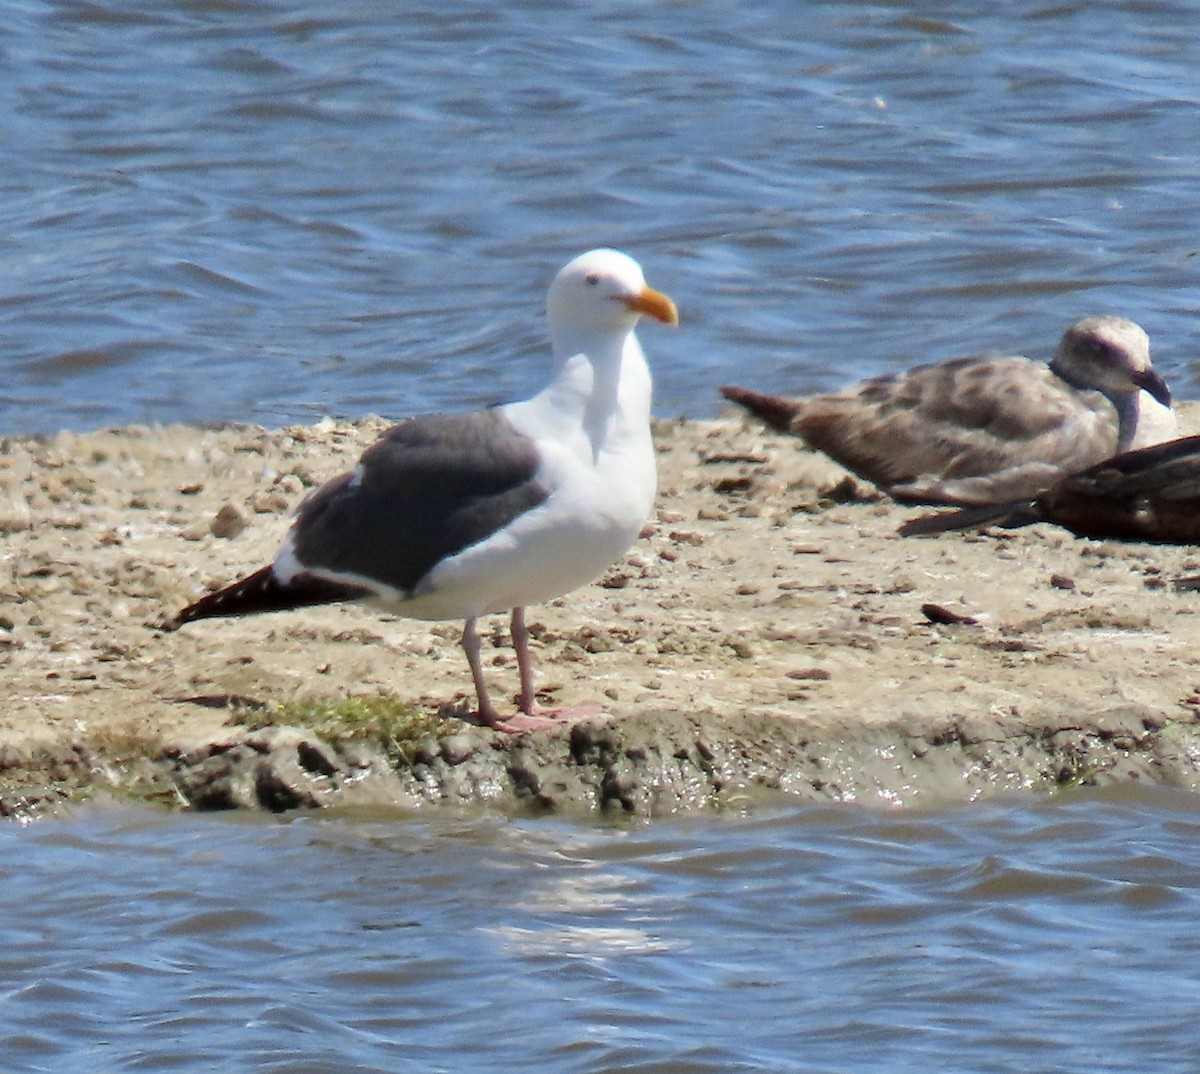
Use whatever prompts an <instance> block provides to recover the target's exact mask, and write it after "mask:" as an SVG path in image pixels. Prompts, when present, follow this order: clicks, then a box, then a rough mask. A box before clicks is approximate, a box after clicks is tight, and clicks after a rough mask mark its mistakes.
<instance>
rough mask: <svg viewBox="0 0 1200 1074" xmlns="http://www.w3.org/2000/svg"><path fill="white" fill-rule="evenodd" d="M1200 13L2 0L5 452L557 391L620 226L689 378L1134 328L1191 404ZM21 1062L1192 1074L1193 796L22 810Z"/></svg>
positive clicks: (309, 1072) (744, 378)
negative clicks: (521, 811) (556, 351)
mask: <svg viewBox="0 0 1200 1074" xmlns="http://www.w3.org/2000/svg"><path fill="white" fill-rule="evenodd" d="M1195 25H1196V12H1195V9H1194V6H1193V5H1191V4H1188V3H1184V2H1174V3H1173V2H1162V3H1156V2H1152V0H1151V2H1139V3H1136V4H1134V3H1112V2H1109V3H1103V2H1091V3H1082V2H1070V0H1069V2H1066V3H1044V2H1031V0H1017V2H1015V3H1010V4H1005V5H995V4H993V5H983V4H967V3H956V2H951V3H938V4H933V3H924V4H922V3H914V4H908V5H903V4H864V3H854V2H824V3H809V4H803V5H799V4H795V3H786V2H784V0H773V2H766V3H759V4H750V5H748V4H733V3H721V2H716V3H703V2H698V0H696V2H682V0H681V2H664V3H651V2H622V0H613V2H610V3H607V4H586V3H580V2H575V3H572V2H559V3H529V4H509V5H482V4H472V3H456V2H453V0H451V2H448V3H441V4H438V5H418V4H396V3H381V2H374V3H371V2H367V0H346V2H341V3H337V4H328V3H325V4H315V3H313V4H303V3H284V2H281V0H57V2H32V0H16V2H13V3H9V4H8V5H7V6H6V7H5V10H4V18H3V19H2V20H0V258H2V265H3V271H0V356H2V358H0V361H2V362H3V372H4V376H3V377H2V378H0V439H2V438H3V436H4V435H8V434H11V433H17V432H23V431H42V432H51V431H54V430H56V429H59V428H71V429H79V430H82V429H89V428H93V427H96V426H100V425H108V424H120V423H126V422H166V421H177V420H186V421H231V420H233V421H256V422H262V423H265V424H268V425H277V424H280V423H284V422H290V421H307V420H312V419H314V418H316V417H317V416H319V415H322V414H325V413H332V414H336V415H339V416H360V415H364V414H367V413H372V412H374V413H381V414H384V415H388V416H393V417H398V416H401V415H403V414H407V413H412V412H416V411H421V410H429V409H440V408H456V407H466V406H473V405H477V404H481V403H487V402H493V401H497V400H502V399H506V398H512V397H515V396H518V395H521V394H523V393H526V392H529V391H532V390H534V389H536V387H537V386H538V385H539V384H540V382H541V380H542V378H543V377H544V375H545V371H546V360H547V352H546V347H545V342H544V339H545V333H544V328H543V324H542V318H541V304H542V295H543V293H544V289H545V286H546V284H547V282H548V281H549V279H550V277H551V276H552V275H553V273H554V271H555V270H556V269H557V268H558V267H559V265H561V264H562V263H563V262H564V261H566V260H567V259H568V258H569V257H571V256H572V255H574V254H575V253H577V252H578V251H580V250H582V249H586V248H588V247H591V246H595V245H600V244H611V245H616V246H619V247H622V248H624V249H626V250H628V251H629V252H631V253H632V254H634V255H635V256H636V257H638V258H639V259H640V260H641V261H642V262H643V264H644V266H645V268H646V270H647V274H648V276H649V278H650V280H651V282H652V283H653V284H654V285H655V286H658V287H659V288H661V289H663V290H665V291H667V292H669V293H670V294H671V295H672V296H673V297H674V298H675V299H676V300H677V302H678V304H679V306H680V310H681V313H682V317H683V324H682V325H681V327H680V328H679V330H678V331H675V332H671V331H667V330H665V329H661V328H659V327H658V326H648V327H647V328H646V329H645V330H644V332H643V342H644V344H645V347H646V349H647V351H648V353H649V355H650V357H651V360H652V363H653V365H654V368H655V372H656V381H657V401H656V410H657V412H658V413H659V414H660V415H663V416H675V415H678V414H690V415H693V416H707V415H711V414H714V413H716V412H717V410H718V400H717V395H716V391H715V389H716V386H717V385H718V384H720V383H722V382H725V381H729V380H736V381H740V382H743V383H750V384H756V385H763V386H767V387H770V388H773V389H779V390H788V391H796V392H801V391H810V390H817V389H827V388H833V387H835V386H837V385H839V384H841V383H843V382H845V381H847V380H850V379H853V378H855V377H858V376H861V375H864V374H867V373H871V372H876V371H879V370H881V369H886V368H895V367H899V366H903V365H907V364H910V363H912V362H914V361H917V360H921V359H926V358H941V357H949V356H951V355H954V354H959V353H964V352H970V351H972V350H978V349H984V350H1016V351H1024V352H1026V353H1029V354H1031V355H1033V356H1035V357H1048V356H1049V354H1050V353H1051V352H1052V349H1053V346H1054V344H1055V341H1056V339H1057V337H1058V335H1059V334H1060V332H1061V331H1062V329H1063V327H1065V325H1066V324H1067V323H1068V322H1069V321H1071V320H1073V319H1074V318H1075V317H1077V316H1080V315H1082V314H1085V313H1091V312H1096V311H1108V312H1115V313H1120V314H1123V315H1125V316H1129V317H1132V318H1134V319H1136V320H1138V321H1140V322H1141V323H1142V324H1143V325H1145V327H1146V328H1147V329H1148V330H1149V332H1150V334H1151V337H1152V339H1153V341H1154V348H1155V355H1156V359H1157V361H1158V363H1159V365H1160V367H1161V368H1162V369H1163V370H1164V371H1165V373H1166V374H1167V375H1168V377H1169V378H1170V379H1171V381H1172V382H1173V385H1174V387H1175V390H1176V394H1177V395H1179V396H1182V397H1185V398H1186V397H1194V396H1196V395H1197V383H1196V378H1197V376H1198V375H1200V366H1198V365H1197V362H1196V358H1195V354H1194V350H1195V328H1194V324H1195V318H1196V313H1197V302H1196V297H1195V296H1196V294H1197V289H1196V266H1197V261H1198V259H1197V257H1196V256H1195V255H1196V253H1197V250H1198V249H1200V240H1198V239H1197V232H1196V228H1195V226H1194V218H1195V215H1196V206H1197V204H1198V202H1200V197H1198V187H1200V183H1198V179H1200V138H1197V137H1196V135H1197V131H1198V129H1200V123H1198V120H1197V116H1198V114H1200V113H1198V111H1197V105H1198V104H1200V100H1198V97H1200V90H1198V89H1197V87H1198V86H1200V83H1198V82H1197V79H1196V71H1197V70H1200V34H1197V32H1196V30H1195ZM0 842H2V844H3V847H2V851H3V852H2V853H0V862H2V863H3V864H0V900H2V905H3V906H4V910H5V912H4V914H3V916H2V917H0V997H2V998H3V1002H2V1003H0V1069H2V1070H4V1071H6V1072H7V1071H14V1072H15V1071H53V1072H60V1071H82V1070H86V1071H96V1072H107V1071H155V1072H160V1071H181V1072H191V1071H196V1072H201V1071H203V1072H213V1071H217V1072H226V1071H228V1072H230V1074H233V1072H237V1074H243V1072H247V1071H252V1072H267V1071H269V1072H272V1074H284V1072H286V1074H301V1072H306V1074H316V1072H322V1074H323V1072H329V1074H333V1072H335V1071H336V1072H337V1074H347V1072H355V1074H357V1072H368V1071H369V1072H383V1071H388V1072H394V1071H410V1070H411V1071H421V1072H426V1071H472V1072H475V1071H484V1070H497V1069H518V1070H521V1071H527V1072H534V1074H540V1072H543V1071H544V1072H546V1074H551V1072H553V1074H558V1072H564V1071H565V1072H574V1071H587V1072H591V1071H596V1072H599V1071H618V1070H621V1071H626V1070H637V1071H654V1072H668V1071H678V1072H689V1074H690V1072H704V1071H714V1072H715V1071H720V1072H722V1074H728V1072H733V1071H750V1070H753V1071H772V1072H774V1071H804V1072H820V1074H854V1072H859V1071H861V1072H864V1074H865V1072H872V1074H874V1072H877V1071H887V1072H889V1074H891V1072H900V1074H904V1072H909V1071H912V1072H920V1074H927V1072H929V1071H952V1072H955V1074H971V1072H993V1071H994V1072H1002V1071H1003V1072H1010V1071H1021V1072H1022V1074H1027V1072H1041V1071H1047V1072H1048V1071H1055V1072H1058V1071H1078V1072H1080V1074H1084V1072H1086V1074H1095V1072H1105V1071H1112V1072H1118V1071H1120V1072H1122V1074H1126V1072H1130V1071H1138V1072H1147V1071H1151V1072H1160V1071H1161V1072H1176V1071H1177V1072H1180V1074H1184V1072H1187V1074H1194V1072H1195V1071H1196V1070H1197V1069H1200V1028H1197V1025H1196V1012H1197V1010H1200V970H1198V969H1197V966H1200V941H1198V940H1197V938H1196V935H1197V933H1196V921H1197V919H1198V918H1200V906H1198V905H1197V902H1198V896H1197V892H1198V891H1200V850H1198V849H1197V848H1198V847H1200V807H1198V805H1197V802H1196V800H1195V799H1193V798H1189V797H1187V796H1184V795H1181V794H1174V793H1167V792H1145V791H1142V792H1140V793H1133V792H1129V791H1126V792H1108V793H1106V794H1102V795H1096V794H1081V795H1073V796H1067V797H1065V798H1059V799H1054V800H1049V801H1036V800H1027V799H1016V800H1005V801H1000V802H996V803H992V804H989V805H984V806H976V807H973V808H969V809H961V810H952V811H949V812H943V813H936V814H927V815H926V814H902V815H897V814H882V813H871V812H864V811H862V810H859V809H857V808H853V807H846V808H840V809H832V808H814V807H789V806H786V805H782V804H781V805H780V807H779V808H778V809H777V810H771V809H768V808H766V807H764V808H763V810H762V811H760V812H759V813H757V814H755V815H752V816H749V817H736V816H716V817H705V818H702V819H693V820H688V821H667V820H664V821H660V822H656V823H655V824H653V825H652V826H649V827H589V826H586V825H569V824H564V823H560V822H556V821H551V820H545V819H540V820H519V821H515V820H507V819H503V818H495V817H492V818H489V817H480V816H459V815H449V816H447V815H442V814H437V815H422V816H418V817H414V816H404V815H390V816H363V815H352V816H338V817H324V816H323V817H313V816H299V817H293V818H289V819H287V820H284V821H282V822H279V821H262V820H248V819H241V820H238V819H234V820H230V819H227V818H223V817H222V818H218V817H181V816H162V815H159V814H156V813H152V812H149V811H142V810H135V809H132V808H124V807H121V808H118V807H93V808H90V809H86V810H84V811H83V812H82V813H80V814H79V815H77V816H75V817H72V818H68V819H64V820H53V821H42V822H38V823H34V824H31V825H28V826H25V827H22V826H18V825H15V824H14V825H9V826H0Z"/></svg>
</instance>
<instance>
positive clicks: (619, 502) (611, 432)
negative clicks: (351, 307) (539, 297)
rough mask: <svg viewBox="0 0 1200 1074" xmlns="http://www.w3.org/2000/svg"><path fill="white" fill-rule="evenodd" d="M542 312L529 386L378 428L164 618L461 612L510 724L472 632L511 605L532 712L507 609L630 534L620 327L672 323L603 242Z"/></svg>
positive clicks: (639, 462) (640, 422)
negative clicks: (240, 556)
mask: <svg viewBox="0 0 1200 1074" xmlns="http://www.w3.org/2000/svg"><path fill="white" fill-rule="evenodd" d="M546 314H547V319H548V321H549V325H550V339H551V343H552V346H553V352H554V358H555V363H556V369H555V372H554V375H553V378H552V379H551V381H550V383H549V385H547V387H546V388H544V389H543V390H542V391H541V392H540V393H538V394H537V395H535V396H534V397H533V398H531V399H528V400H525V401H523V402H519V403H510V404H508V405H505V406H500V407H496V408H493V409H489V410H481V411H475V412H469V413H463V414H433V415H425V416H419V417H414V418H410V419H408V420H407V421H402V422H400V423H399V424H398V425H396V426H394V427H392V428H391V429H389V430H388V431H387V432H386V433H384V434H383V435H382V436H381V437H380V438H379V440H377V441H376V442H375V444H373V445H372V446H371V447H370V448H368V449H367V451H366V452H365V453H364V454H363V456H362V458H361V459H360V460H359V462H358V465H357V466H356V467H355V468H354V469H353V470H352V471H350V472H349V473H345V474H342V475H341V476H340V477H337V478H335V479H333V480H332V481H330V482H328V483H327V484H325V485H323V486H322V487H320V488H318V489H317V490H316V491H315V492H314V493H313V494H312V495H310V496H309V497H308V498H307V499H306V500H305V501H304V503H303V504H301V506H300V508H299V512H298V515H297V518H296V521H295V523H294V524H293V526H292V528H291V531H290V532H289V533H288V535H287V538H286V540H285V541H284V543H283V546H282V548H281V549H280V551H279V553H278V555H277V556H276V558H275V561H274V562H273V563H271V564H270V565H268V566H266V567H263V568H262V569H260V570H258V571H256V572H254V573H253V574H250V575H248V576H247V577H245V578H243V579H242V580H241V581H239V582H236V583H234V584H233V585H230V586H227V587H226V588H224V589H222V590H220V591H219V592H216V593H211V594H209V595H208V596H206V597H203V598H202V599H200V600H198V601H196V603H194V604H192V605H190V606H188V607H187V608H184V609H183V610H182V611H181V612H179V613H178V615H177V616H176V618H175V625H177V626H181V625H183V624H184V623H188V622H191V621H193V620H196V619H204V618H209V617H213V616H233V615H246V614H251V613H255V612H265V611H277V610H283V609H289V608H300V607H307V606H312V605H317V604H326V603H330V602H334V601H344V600H357V601H365V602H367V603H370V604H372V605H375V606H377V607H380V608H382V609H385V610H388V611H392V612H396V613H399V614H401V615H405V616H409V617H411V618H415V619H463V620H464V621H465V626H464V628H463V635H462V645H463V649H464V651H465V652H466V656H467V661H468V663H469V664H470V667H471V675H472V678H473V679H474V685H475V693H476V697H477V700H478V707H479V716H480V718H481V720H482V721H483V722H484V723H486V724H488V725H490V726H493V727H503V728H505V729H516V727H517V726H519V721H518V722H514V721H511V720H510V721H505V719H504V718H503V717H502V716H501V714H500V712H499V710H498V709H497V708H496V706H495V705H494V704H493V702H492V701H491V699H490V698H489V695H488V690H487V686H486V684H485V682H484V677H483V667H482V662H481V657H480V649H481V643H480V639H479V634H478V631H477V628H476V620H477V619H478V617H479V616H481V615H487V614H489V613H493V612H501V611H511V614H512V639H513V647H514V649H515V651H516V656H517V667H518V672H519V675H520V694H519V697H518V702H517V703H518V707H519V709H520V710H521V712H522V713H525V714H527V716H532V715H534V714H535V712H536V711H537V706H536V703H535V700H534V685H533V671H532V665H531V660H530V654H529V632H528V629H527V628H526V625H525V606H526V605H528V604H535V603H540V602H543V601H547V600H551V599H553V598H555V597H559V596H562V595H563V594H564V593H568V592H570V591H571V590H573V589H576V588H577V587H579V586H581V585H584V584H586V583H587V582H590V581H592V580H593V579H595V578H597V577H598V576H599V575H600V574H602V573H603V572H604V570H605V569H606V568H607V567H608V566H609V565H610V564H612V563H613V562H614V561H616V560H617V559H619V558H620V557H621V556H622V555H624V553H625V552H626V550H627V549H628V548H629V547H630V545H632V544H633V542H634V540H636V538H637V536H638V534H639V533H640V532H641V529H642V526H643V524H644V523H645V521H646V519H647V518H648V517H649V515H650V512H651V510H652V509H653V505H654V497H655V491H656V487H657V475H656V468H655V456H654V446H653V443H652V442H651V437H650V392H651V383H650V371H649V369H648V368H647V365H646V360H645V357H644V355H643V353H642V348H641V346H640V344H639V343H638V340H637V336H636V335H635V334H634V327H635V325H636V324H637V322H638V319H639V318H640V317H641V316H642V315H643V314H644V315H646V316H649V317H652V318H654V319H655V320H658V321H661V322H663V323H665V324H672V325H673V324H677V323H678V315H677V313H676V310H675V305H674V303H672V302H671V300H670V299H669V298H667V297H666V296H665V295H663V294H661V293H659V292H658V291H654V290H652V289H651V288H649V287H648V286H647V285H646V281H645V277H644V276H643V274H642V269H641V267H640V266H639V265H638V263H637V262H636V261H634V260H633V259H632V258H630V257H628V256H626V255H625V254H623V253H619V252H618V251H616V250H606V249H601V250H592V251H590V252H588V253H585V254H581V255H580V256H579V257H577V258H575V259H574V260H573V261H571V262H570V263H569V264H568V265H567V266H566V267H564V268H563V269H562V270H561V271H560V272H559V273H558V275H557V276H556V277H555V278H554V281H553V283H552V284H551V285H550V291H549V294H548V296H547V301H546ZM533 722H534V721H528V720H527V721H525V723H524V726H530V725H532V723H533Z"/></svg>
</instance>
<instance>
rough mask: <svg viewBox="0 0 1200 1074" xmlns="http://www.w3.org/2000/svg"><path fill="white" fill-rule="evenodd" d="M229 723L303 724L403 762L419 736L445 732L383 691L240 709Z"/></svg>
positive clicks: (438, 722)
mask: <svg viewBox="0 0 1200 1074" xmlns="http://www.w3.org/2000/svg"><path fill="white" fill-rule="evenodd" d="M230 722H231V723H237V724H240V725H242V726H244V727H249V728H251V729H258V728H262V727H277V726H281V725H287V726H291V727H306V728H308V729H310V730H311V731H313V732H315V733H316V734H317V735H319V736H320V737H321V738H323V739H325V741H327V742H331V743H337V742H348V741H351V740H356V741H367V742H371V743H374V744H376V745H378V746H380V747H382V748H383V749H384V750H385V751H386V752H387V753H389V754H391V755H392V756H395V757H401V758H404V759H405V760H407V761H411V760H412V757H413V753H414V751H415V749H416V744H417V743H418V742H419V741H420V740H421V739H423V738H427V737H430V736H432V737H433V738H442V737H444V736H445V735H446V734H448V733H449V729H448V728H447V724H446V721H445V720H442V719H439V718H438V717H437V716H431V715H429V714H428V713H425V712H421V711H420V710H418V709H415V708H413V706H412V705H410V704H408V703H407V702H405V701H401V700H400V699H399V698H395V697H388V696H386V695H377V696H374V697H327V698H302V699H298V700H295V701H285V702H282V703H280V704H278V705H272V706H270V707H268V708H265V709H249V708H247V709H240V710H239V711H238V712H236V713H235V714H234V716H233V718H232V720H231V721H230Z"/></svg>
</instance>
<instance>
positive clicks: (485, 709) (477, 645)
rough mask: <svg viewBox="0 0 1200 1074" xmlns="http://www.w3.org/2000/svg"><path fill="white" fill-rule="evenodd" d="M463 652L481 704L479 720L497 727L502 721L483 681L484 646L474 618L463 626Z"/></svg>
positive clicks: (476, 695)
mask: <svg viewBox="0 0 1200 1074" xmlns="http://www.w3.org/2000/svg"><path fill="white" fill-rule="evenodd" d="M462 647H463V652H465V653H466V654H467V663H468V664H470V665H471V678H472V679H474V680H475V697H476V699H477V700H478V702H479V718H480V719H481V720H482V721H483V722H484V723H485V724H487V725H488V726H489V727H496V726H497V725H498V724H499V723H500V722H501V720H502V717H501V716H500V713H499V712H497V711H496V706H495V705H493V704H492V700H491V698H490V697H488V692H487V683H486V682H484V680H483V661H482V658H481V656H480V653H481V651H482V649H483V645H482V643H481V642H480V640H479V631H478V629H476V626H475V617H474V616H472V617H471V618H470V619H468V620H467V621H466V622H465V623H464V624H463V632H462Z"/></svg>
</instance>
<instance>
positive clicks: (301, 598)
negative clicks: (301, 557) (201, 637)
mask: <svg viewBox="0 0 1200 1074" xmlns="http://www.w3.org/2000/svg"><path fill="white" fill-rule="evenodd" d="M369 593H370V591H369V590H367V589H365V588H362V587H358V586H351V585H344V584H342V583H339V582H329V581H326V580H325V579H323V578H316V577H314V576H313V575H311V574H300V575H297V576H296V577H294V578H292V579H291V580H290V581H288V582H287V584H284V583H282V582H280V581H279V579H278V577H277V576H276V574H275V569H274V567H272V566H266V567H262V568H260V569H259V570H257V571H255V572H254V573H253V574H249V575H247V576H246V577H245V578H243V579H242V580H241V581H240V582H234V583H233V585H229V586H226V587H225V588H224V589H219V590H217V592H215V593H209V594H208V596H206V597H201V598H200V599H199V600H198V601H196V602H195V604H189V605H188V606H187V607H186V608H184V609H183V610H182V611H180V612H178V613H176V615H175V618H174V619H173V620H171V624H172V625H171V627H170V628H169V629H173V630H178V629H179V628H180V627H181V626H183V625H184V623H192V622H195V621H196V620H197V619H213V618H218V617H225V616H237V615H257V614H258V613H260V612H280V611H286V610H288V609H289V608H311V607H313V606H314V605H318V604H334V603H336V602H337V601H342V600H356V599H359V598H361V597H364V596H368V595H369Z"/></svg>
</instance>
